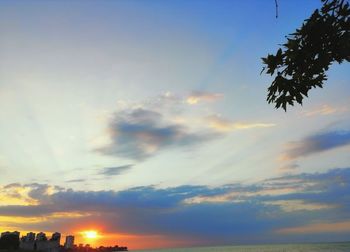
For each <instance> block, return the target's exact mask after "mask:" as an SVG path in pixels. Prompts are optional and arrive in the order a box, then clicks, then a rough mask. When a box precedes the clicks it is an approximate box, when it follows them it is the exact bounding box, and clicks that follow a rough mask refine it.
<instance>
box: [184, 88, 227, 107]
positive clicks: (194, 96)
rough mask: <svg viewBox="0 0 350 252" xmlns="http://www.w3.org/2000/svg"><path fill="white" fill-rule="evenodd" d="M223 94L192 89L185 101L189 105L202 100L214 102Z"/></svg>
mask: <svg viewBox="0 0 350 252" xmlns="http://www.w3.org/2000/svg"><path fill="white" fill-rule="evenodd" d="M223 97H224V95H223V94H219V93H210V92H204V91H193V92H192V93H191V94H189V95H188V96H187V98H186V102H187V103H188V104H190V105H195V104H198V103H202V102H214V101H217V100H219V99H221V98H223Z"/></svg>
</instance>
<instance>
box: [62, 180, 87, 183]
mask: <svg viewBox="0 0 350 252" xmlns="http://www.w3.org/2000/svg"><path fill="white" fill-rule="evenodd" d="M85 181H86V179H70V180H66V182H67V183H81V182H85Z"/></svg>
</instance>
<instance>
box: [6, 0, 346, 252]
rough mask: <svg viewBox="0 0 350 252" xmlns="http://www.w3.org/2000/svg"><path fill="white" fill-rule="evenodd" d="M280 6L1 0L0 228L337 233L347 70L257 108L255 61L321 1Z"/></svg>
mask: <svg viewBox="0 0 350 252" xmlns="http://www.w3.org/2000/svg"><path fill="white" fill-rule="evenodd" d="M278 2H279V17H278V19H276V17H275V1H273V0H266V1H261V0H250V1H241V0H234V1H221V0H220V1H218V0H176V1H162V0H148V1H141V0H130V1H126V0H124V1H123V0H120V1H108V0H100V1H89V0H86V1H83V0H81V1H51V0H48V1H43V0H42V1H39V0H38V1H31V0H27V1H16V0H8V1H7V0H1V1H0V34H1V37H0V106H1V109H0V117H1V122H0V139H1V141H0V231H6V230H19V231H21V233H22V234H24V233H25V232H28V231H34V232H38V231H45V232H48V233H49V232H54V231H60V232H62V234H63V235H67V234H73V235H75V236H76V240H77V242H82V243H90V244H92V245H114V244H119V245H126V246H128V247H130V248H131V249H136V248H159V247H183V246H194V245H225V244H236V243H242V244H243V243H244V244H245V243H248V244H250V243H262V242H313V241H344V240H349V239H350V238H349V237H350V155H349V153H350V85H349V82H350V74H349V73H350V66H349V64H347V63H344V64H342V65H338V64H334V65H332V67H331V69H330V71H328V80H327V82H326V84H325V86H324V88H323V89H315V90H312V91H310V96H309V98H308V99H306V100H305V102H304V105H303V106H302V107H301V106H295V107H291V108H289V109H288V111H287V113H286V112H284V111H282V110H276V109H275V108H274V107H273V105H269V104H267V103H266V95H267V92H266V90H267V87H268V86H269V83H271V81H272V78H271V77H269V76H267V75H265V74H262V75H260V71H261V69H262V62H261V57H265V56H266V55H267V54H268V53H274V52H275V51H276V50H277V49H278V46H279V44H282V43H284V42H285V35H287V34H289V33H292V32H293V31H294V30H295V29H296V28H298V27H299V26H300V24H301V23H302V21H303V20H304V19H305V18H307V17H309V16H310V14H311V12H312V11H313V10H314V9H315V8H318V7H320V6H321V3H320V1H319V0H308V1H305V0H293V1H292V0H279V1H278ZM89 230H91V231H96V232H97V237H96V238H87V237H86V236H84V233H83V232H86V231H89Z"/></svg>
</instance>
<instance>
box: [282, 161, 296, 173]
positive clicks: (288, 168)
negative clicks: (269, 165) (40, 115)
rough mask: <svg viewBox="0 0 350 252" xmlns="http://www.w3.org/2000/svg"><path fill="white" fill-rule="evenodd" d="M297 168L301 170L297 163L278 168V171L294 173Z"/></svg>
mask: <svg viewBox="0 0 350 252" xmlns="http://www.w3.org/2000/svg"><path fill="white" fill-rule="evenodd" d="M297 168H299V165H298V164H296V163H292V164H288V165H284V166H282V167H280V168H278V170H279V171H280V172H292V171H295V170H296V169H297Z"/></svg>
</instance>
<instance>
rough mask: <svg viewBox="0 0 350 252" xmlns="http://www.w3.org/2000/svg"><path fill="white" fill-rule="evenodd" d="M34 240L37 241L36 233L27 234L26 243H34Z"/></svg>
mask: <svg viewBox="0 0 350 252" xmlns="http://www.w3.org/2000/svg"><path fill="white" fill-rule="evenodd" d="M34 240H35V233H33V232H29V233H27V235H26V236H25V241H26V242H32V241H34Z"/></svg>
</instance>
